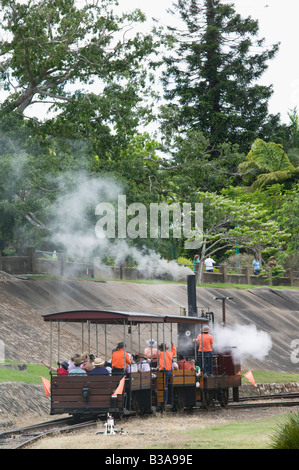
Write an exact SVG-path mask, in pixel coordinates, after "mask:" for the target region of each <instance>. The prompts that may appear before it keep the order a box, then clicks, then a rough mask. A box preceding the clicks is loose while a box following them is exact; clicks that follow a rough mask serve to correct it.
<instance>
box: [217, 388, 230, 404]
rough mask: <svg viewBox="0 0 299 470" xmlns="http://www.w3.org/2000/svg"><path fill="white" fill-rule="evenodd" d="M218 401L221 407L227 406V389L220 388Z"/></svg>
mask: <svg viewBox="0 0 299 470" xmlns="http://www.w3.org/2000/svg"><path fill="white" fill-rule="evenodd" d="M218 401H219V403H220V405H221V406H222V407H223V408H227V406H228V389H227V388H225V389H222V390H220V391H219V393H218Z"/></svg>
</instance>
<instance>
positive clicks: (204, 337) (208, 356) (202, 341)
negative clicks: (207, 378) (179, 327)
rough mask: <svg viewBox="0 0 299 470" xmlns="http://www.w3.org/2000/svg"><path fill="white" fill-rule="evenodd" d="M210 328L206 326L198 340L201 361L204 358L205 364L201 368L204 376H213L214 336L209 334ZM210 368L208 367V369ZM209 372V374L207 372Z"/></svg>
mask: <svg viewBox="0 0 299 470" xmlns="http://www.w3.org/2000/svg"><path fill="white" fill-rule="evenodd" d="M209 331H210V327H209V326H208V325H204V326H203V328H202V333H199V335H198V336H197V338H196V342H197V343H198V352H199V360H200V361H201V362H202V356H203V359H204V360H203V364H202V365H201V368H202V370H203V373H204V374H207V373H209V375H213V343H214V341H213V336H212V335H211V334H210V333H209ZM207 366H208V367H207ZM207 370H208V372H207Z"/></svg>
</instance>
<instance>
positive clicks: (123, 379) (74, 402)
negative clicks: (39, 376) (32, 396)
mask: <svg viewBox="0 0 299 470" xmlns="http://www.w3.org/2000/svg"><path fill="white" fill-rule="evenodd" d="M43 319H44V321H46V322H49V323H50V343H51V344H50V364H52V361H53V357H52V356H53V325H54V324H57V332H58V340H57V342H58V347H57V350H58V355H60V351H61V349H62V347H63V337H62V334H61V333H60V332H61V325H62V326H65V324H68V323H74V322H75V323H79V324H81V325H82V351H83V350H84V349H86V347H83V331H84V329H85V330H87V338H88V340H87V342H88V349H89V348H90V344H91V338H92V337H93V339H94V342H93V344H96V349H97V348H98V345H99V338H98V337H99V334H102V336H103V337H102V340H101V349H102V351H103V350H104V351H105V352H104V353H103V352H101V355H102V356H103V355H104V356H105V360H109V358H110V357H111V351H112V348H113V347H114V342H111V341H112V340H111V339H110V338H109V337H110V336H111V334H112V332H113V334H114V335H115V333H116V331H117V330H118V332H120V334H121V335H122V341H123V342H124V344H126V345H127V350H128V351H131V352H132V351H133V350H134V348H135V349H137V350H138V351H141V350H142V349H143V347H142V346H143V343H142V345H141V342H142V341H141V327H142V328H147V330H149V333H148V335H150V337H151V338H155V339H156V340H157V343H159V341H160V342H163V343H165V340H166V338H167V341H168V342H170V341H172V342H173V343H176V349H177V355H178V354H179V352H180V344H182V343H181V341H182V338H180V328H179V325H184V326H185V327H187V328H189V329H190V330H195V328H196V329H197V330H198V329H201V328H202V326H203V325H206V324H207V323H208V319H207V318H204V317H200V318H198V317H193V316H178V315H159V314H147V313H136V312H120V311H108V310H75V311H64V312H56V313H50V314H45V315H43ZM118 334H119V333H118ZM143 334H144V332H143ZM89 351H90V349H89ZM226 356H227V357H226V359H225V361H226V362H225V361H224V362H225V364H226V366H225V365H223V364H224V362H223V358H222V359H221V361H222V363H223V364H222V363H221V364H222V365H220V368H219V365H218V363H217V364H215V370H219V375H217V376H215V377H203V376H200V377H198V376H196V373H195V370H173V374H172V377H171V379H170V382H169V386H168V400H167V403H164V390H165V374H164V371H159V370H158V369H156V368H152V369H151V370H150V371H148V372H126V373H124V374H123V375H108V376H89V375H87V376H59V375H57V374H56V373H52V372H51V410H50V414H51V415H56V414H64V413H68V414H71V415H75V416H97V415H101V414H107V413H110V414H113V416H121V415H124V414H128V413H132V414H140V413H143V412H152V411H153V410H154V409H157V408H158V409H160V408H161V409H163V408H164V407H165V406H169V407H170V408H172V409H173V410H183V409H184V408H188V409H190V408H192V407H195V406H201V405H202V406H206V407H209V406H210V404H211V403H212V402H213V401H214V399H215V398H216V399H218V400H219V401H220V403H221V404H222V405H225V404H226V403H227V401H228V391H229V388H230V387H233V388H234V389H237V387H238V386H239V385H240V384H241V376H240V375H237V372H238V371H237V370H236V367H235V366H232V362H231V359H230V360H229V355H228V354H227V355H226ZM219 357H220V356H219ZM193 358H196V346H195V347H194V355H193ZM189 359H190V358H189ZM60 360H61V358H60V357H58V358H57V361H60ZM219 360H220V359H219ZM214 361H216V362H217V361H218V356H215V357H214ZM221 361H220V362H221ZM228 363H229V364H230V368H231V371H230V372H229V374H230V375H228V373H226V370H225V367H227V365H228ZM124 364H125V358H124ZM232 367H233V368H232ZM217 368H218V369H217ZM235 398H236V394H235Z"/></svg>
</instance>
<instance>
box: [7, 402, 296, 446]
mask: <svg viewBox="0 0 299 470" xmlns="http://www.w3.org/2000/svg"><path fill="white" fill-rule="evenodd" d="M275 406H276V407H296V406H299V393H287V394H286V393H284V394H277V395H262V396H252V397H241V398H240V399H239V402H229V404H228V406H227V407H226V409H250V408H268V407H275ZM220 408H221V407H220V405H219V404H217V405H215V406H212V407H211V408H210V410H211V411H212V410H215V411H216V410H217V409H220ZM194 411H207V409H206V408H203V407H196V408H195V409H194ZM99 419H100V418H99ZM124 419H125V418H124ZM96 423H97V419H90V420H84V421H82V422H79V423H78V422H75V420H74V418H72V417H68V418H60V419H56V420H52V421H45V422H42V423H38V424H34V425H30V426H25V427H23V428H18V429H12V430H8V431H4V432H1V433H0V449H22V448H24V447H26V446H28V445H29V444H31V443H33V442H34V441H37V440H39V439H41V438H42V437H45V436H47V435H48V436H49V435H51V434H57V433H67V432H72V431H79V430H82V429H84V428H87V427H89V426H94V425H95V424H96Z"/></svg>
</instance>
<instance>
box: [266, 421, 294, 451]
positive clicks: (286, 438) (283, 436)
mask: <svg viewBox="0 0 299 470" xmlns="http://www.w3.org/2000/svg"><path fill="white" fill-rule="evenodd" d="M271 441H272V448H273V449H293V450H298V449H299V412H297V414H289V415H288V417H287V419H286V420H285V421H284V422H281V423H280V425H279V427H278V428H277V429H276V432H275V434H274V435H272V436H271Z"/></svg>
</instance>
